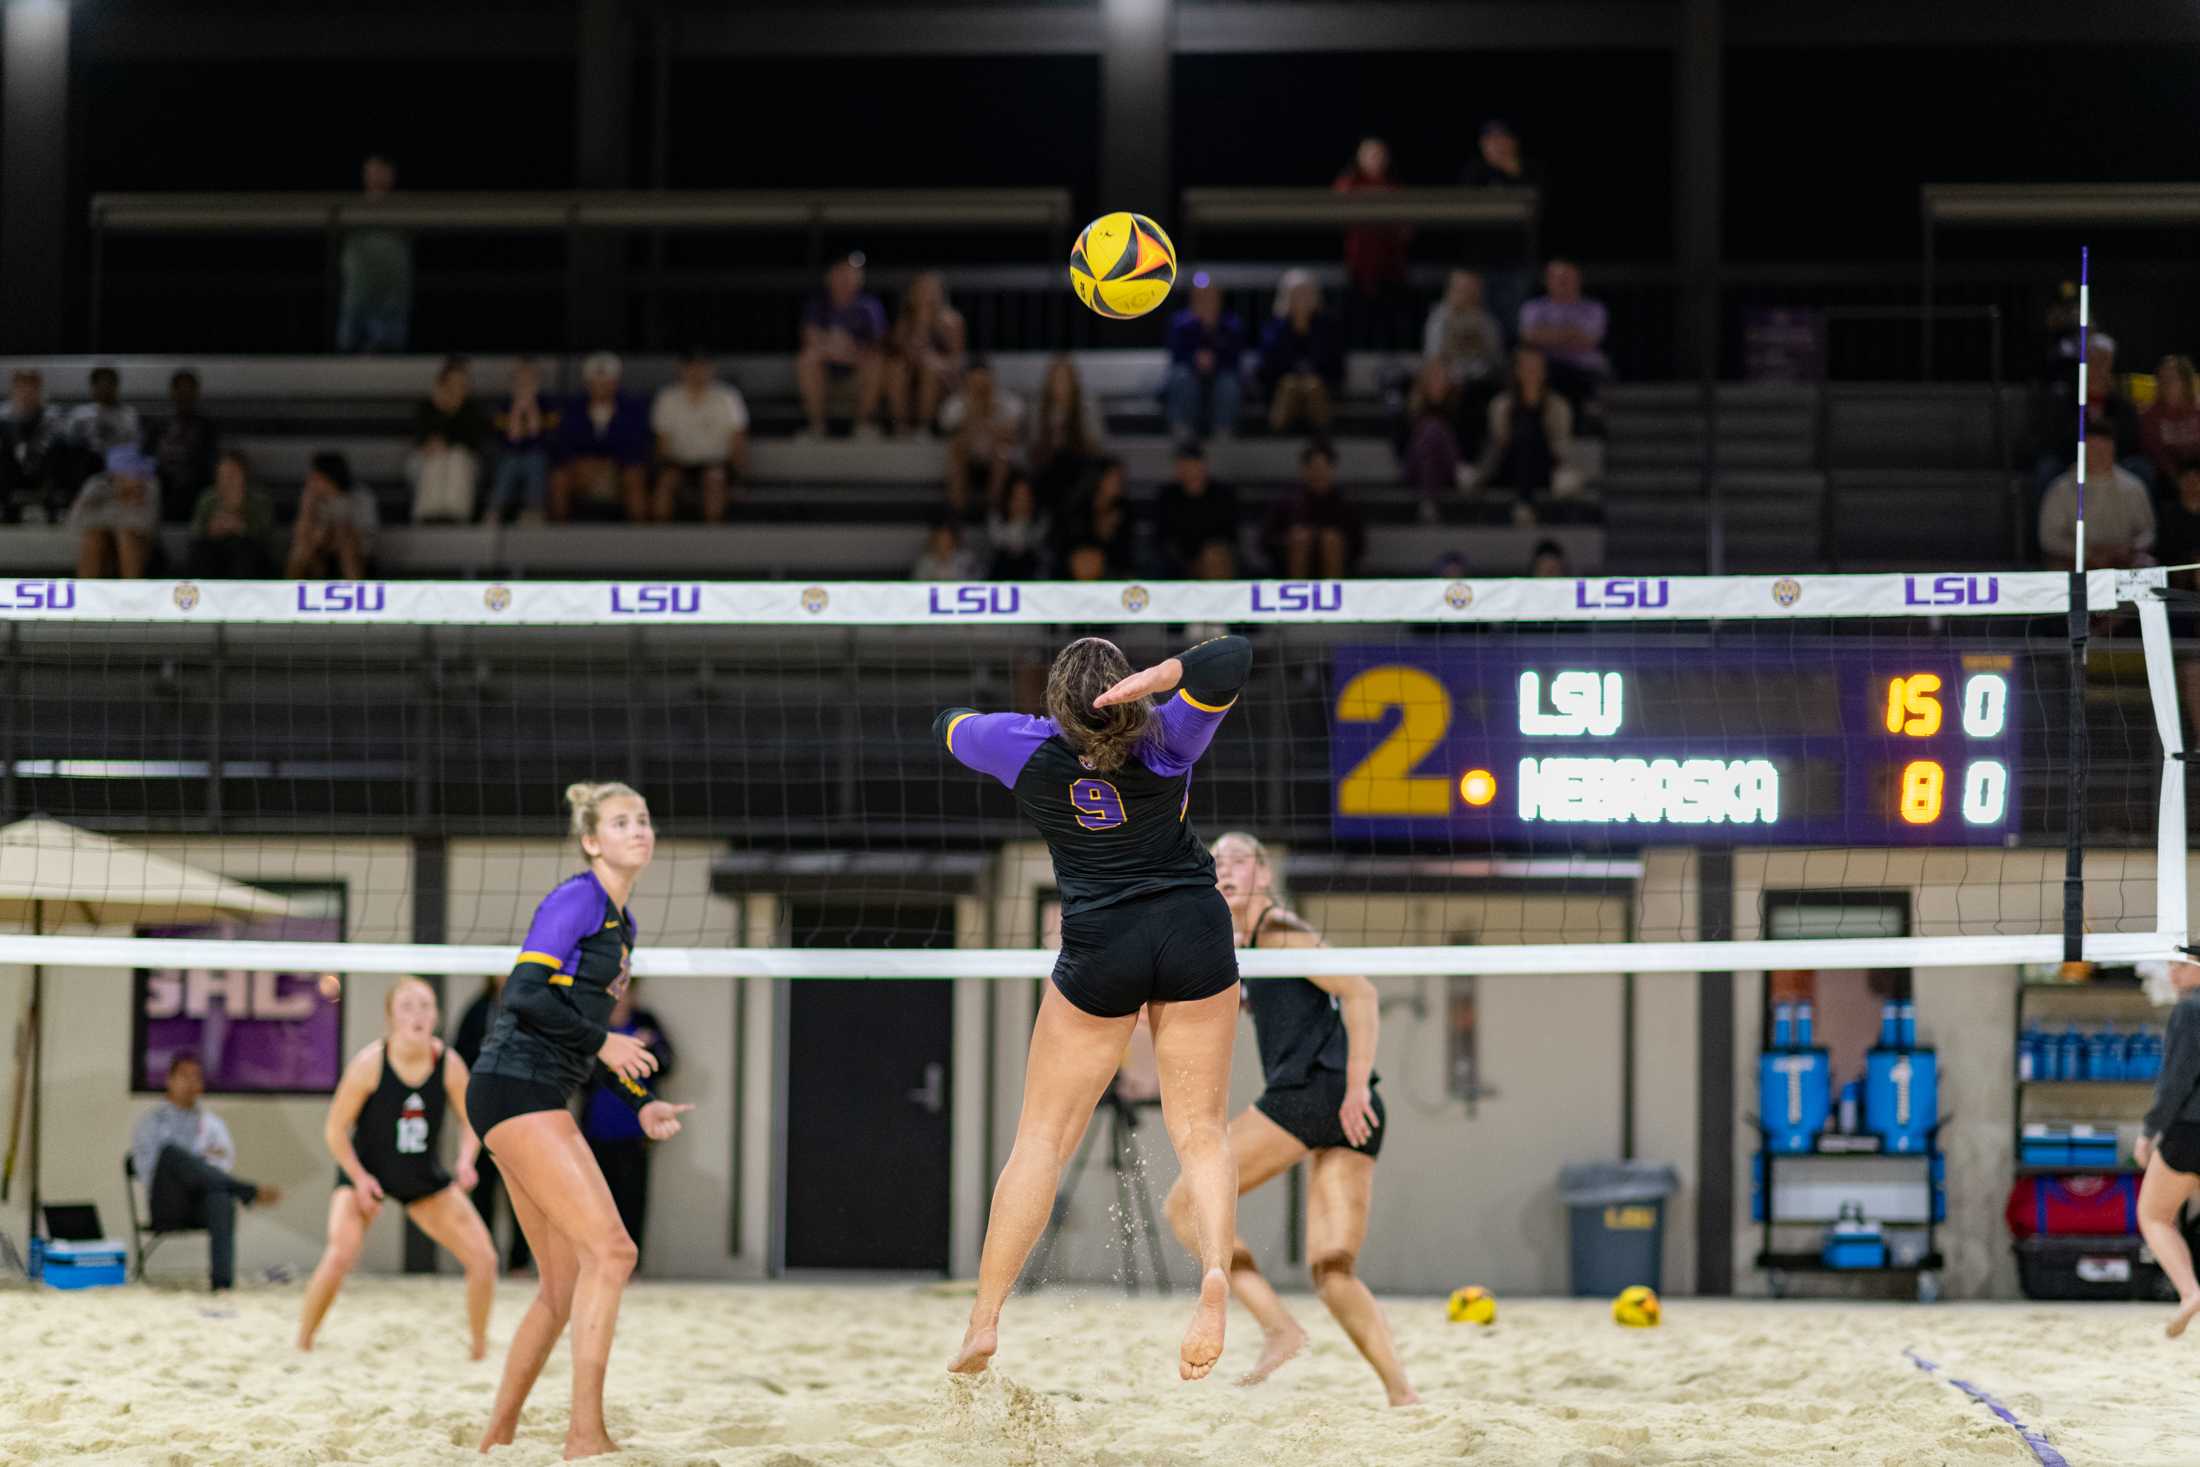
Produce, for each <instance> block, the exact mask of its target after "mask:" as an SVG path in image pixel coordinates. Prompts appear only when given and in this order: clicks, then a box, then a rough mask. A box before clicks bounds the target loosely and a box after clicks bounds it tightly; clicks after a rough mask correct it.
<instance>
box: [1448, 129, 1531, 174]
mask: <svg viewBox="0 0 2200 1467" xmlns="http://www.w3.org/2000/svg"><path fill="white" fill-rule="evenodd" d="M1459 181H1460V182H1461V183H1463V184H1465V185H1466V186H1467V187H1468V188H1534V187H1535V186H1536V181H1537V179H1536V173H1535V170H1533V169H1532V168H1530V167H1529V166H1528V164H1527V163H1526V162H1525V161H1524V160H1523V159H1522V158H1521V156H1520V137H1519V135H1518V134H1517V133H1515V132H1514V131H1513V130H1512V124H1511V123H1509V122H1507V121H1505V119H1504V118H1502V117H1492V118H1491V119H1490V120H1489V121H1487V122H1485V123H1483V124H1482V133H1481V136H1480V137H1479V138H1478V139H1477V140H1476V144H1475V155H1474V159H1473V161H1471V162H1469V163H1468V164H1467V167H1466V171H1465V172H1464V173H1463V174H1461V175H1460V178H1459Z"/></svg>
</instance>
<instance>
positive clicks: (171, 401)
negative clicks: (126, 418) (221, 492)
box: [146, 367, 218, 524]
mask: <svg viewBox="0 0 2200 1467" xmlns="http://www.w3.org/2000/svg"><path fill="white" fill-rule="evenodd" d="M217 438H218V435H217V434H216V433H215V430H214V424H213V422H212V420H210V419H209V418H207V417H206V416H205V415H204V414H202V413H201V412H200V411H199V374H198V373H196V372H194V371H192V370H191V369H190V368H189V367H179V368H177V369H176V372H175V375H173V376H171V377H170V378H169V379H168V416H167V417H165V418H163V419H162V420H161V421H160V422H158V423H156V424H154V425H153V428H152V430H151V431H150V432H149V433H147V434H146V444H147V446H148V447H149V448H150V449H151V450H152V453H153V462H154V463H155V465H156V466H157V467H158V469H159V472H160V517H161V519H162V520H164V521H167V522H169V523H174V524H181V523H182V522H184V521H186V520H188V519H190V518H191V515H192V513H193V511H194V510H195V509H196V507H197V505H198V501H199V495H200V494H201V493H202V492H203V491H204V490H205V488H206V486H207V485H208V484H211V483H212V482H214V450H215V445H216V441H217Z"/></svg>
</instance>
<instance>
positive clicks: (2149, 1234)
mask: <svg viewBox="0 0 2200 1467" xmlns="http://www.w3.org/2000/svg"><path fill="white" fill-rule="evenodd" d="M2168 968H2169V972H2168V974H2167V978H2168V986H2169V988H2170V991H2171V994H2174V996H2175V999H2176V1003H2177V1007H2175V1008H2174V1009H2171V1010H2170V1015H2169V1031H2168V1034H2167V1036H2166V1037H2165V1038H2164V1040H2163V1042H2162V1072H2161V1074H2159V1075H2158V1076H2156V1077H2155V1081H2154V1103H2153V1104H2152V1105H2150V1106H2148V1107H2147V1114H2146V1120H2145V1122H2144V1123H2143V1124H2142V1126H2141V1134H2140V1137H2139V1144H2138V1145H2137V1146H2136V1147H2135V1148H2134V1149H2133V1158H2132V1159H2133V1160H2135V1161H2137V1162H2138V1163H2139V1165H2140V1166H2142V1167H2144V1168H2145V1169H2146V1173H2145V1175H2144V1176H2143V1177H2141V1178H2140V1181H2139V1231H2140V1233H2141V1234H2142V1235H2144V1236H2145V1238H2146V1240H2147V1247H2148V1248H2150V1249H2152V1250H2153V1253H2154V1257H2155V1261H2156V1262H2158V1263H2160V1264H2161V1265H2162V1272H2163V1273H2164V1274H2166V1275H2168V1277H2169V1281H2170V1283H2172V1284H2173V1285H2175V1286H2176V1289H2177V1313H2176V1314H2174V1315H2172V1316H2171V1318H2170V1322H2169V1326H2168V1329H2169V1337H2170V1338H2171V1339H2173V1340H2174V1339H2176V1338H2177V1337H2178V1336H2179V1335H2181V1334H2183V1333H2184V1332H2185V1328H2186V1326H2188V1325H2190V1324H2191V1323H2192V1320H2193V1316H2194V1315H2200V1280H2195V1278H2194V1277H2193V1270H2192V1249H2190V1248H2189V1247H2187V1246H2186V1245H2185V1234H2184V1230H2183V1229H2182V1228H2181V1227H2180V1226H2179V1225H2178V1224H2179V1222H2180V1220H2181V1218H2182V1216H2183V1214H2184V1211H2185V1203H2186V1202H2187V1201H2189V1200H2190V1199H2191V1198H2192V1196H2193V1194H2194V1193H2196V1192H2200V964H2194V963H2171V964H2169V965H2168ZM2160 976H2161V975H2151V976H2150V979H2149V982H2150V984H2151V983H2154V982H2156V980H2157V979H2158V978H2159V977H2160ZM2157 994H2158V998H2157V1001H2159V999H2160V998H2161V997H2167V996H2169V995H2160V994H2159V993H2158V990H2157Z"/></svg>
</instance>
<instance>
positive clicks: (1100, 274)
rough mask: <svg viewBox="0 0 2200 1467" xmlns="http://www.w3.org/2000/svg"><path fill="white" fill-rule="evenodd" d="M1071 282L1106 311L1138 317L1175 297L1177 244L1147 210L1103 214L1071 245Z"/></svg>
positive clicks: (1090, 303)
mask: <svg viewBox="0 0 2200 1467" xmlns="http://www.w3.org/2000/svg"><path fill="white" fill-rule="evenodd" d="M1069 283H1070V285H1071V286H1072V287H1073V288H1074V289H1075V290H1076V292H1077V298H1078V299H1079V300H1081V301H1083V302H1084V303H1085V304H1086V305H1087V306H1090V307H1091V308H1092V309H1093V310H1094V311H1096V312H1098V313H1099V314H1100V315H1103V316H1106V317H1108V318H1109V319H1111V320H1115V321H1129V320H1133V319H1135V318H1137V317H1139V316H1143V315H1145V314H1146V313H1147V312H1148V311H1150V310H1152V309H1153V308H1154V307H1156V306H1158V305H1160V304H1161V303H1162V302H1163V301H1165V300H1167V299H1168V298H1169V290H1170V288H1171V287H1172V286H1174V285H1175V284H1176V246H1175V245H1174V244H1172V243H1170V240H1169V236H1168V234H1167V233H1166V232H1164V231H1163V229H1162V228H1161V226H1160V225H1158V224H1156V223H1154V222H1153V221H1152V220H1151V219H1148V218H1147V217H1146V216H1145V215H1143V214H1130V213H1119V214H1102V215H1101V216H1100V217H1099V218H1098V219H1095V220H1093V221H1092V223H1090V224H1088V225H1086V226H1085V227H1084V228H1083V229H1081V230H1079V231H1078V232H1077V243H1076V244H1074V245H1072V246H1070V252H1069Z"/></svg>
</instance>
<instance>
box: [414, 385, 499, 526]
mask: <svg viewBox="0 0 2200 1467" xmlns="http://www.w3.org/2000/svg"><path fill="white" fill-rule="evenodd" d="M473 386H474V374H473V368H472V366H471V365H470V364H469V363H468V362H467V360H466V359H465V358H464V357H445V358H444V359H443V365H442V366H441V367H439V368H437V369H436V374H435V385H434V386H433V387H432V388H430V389H429V391H428V396H427V399H426V400H425V401H424V402H422V403H421V404H420V406H419V408H418V409H417V410H416V411H415V413H414V415H413V451H412V455H411V457H410V458H408V459H407V460H406V463H405V472H406V476H407V477H408V478H410V479H411V480H412V486H413V507H412V520H413V523H414V524H416V525H431V524H446V525H463V524H465V523H467V522H468V521H470V520H472V519H473V517H474V486H475V485H476V484H477V483H478V482H479V479H480V473H481V444H482V440H483V439H485V438H487V437H488V436H489V423H488V420H487V419H486V418H484V417H483V416H482V415H481V409H480V408H478V407H476V406H474V400H473Z"/></svg>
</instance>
